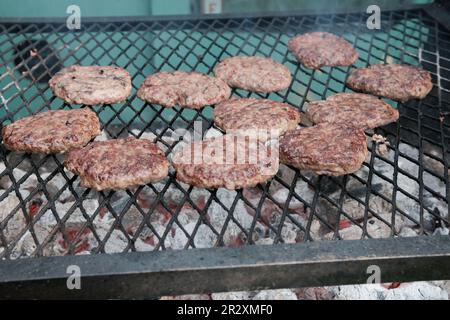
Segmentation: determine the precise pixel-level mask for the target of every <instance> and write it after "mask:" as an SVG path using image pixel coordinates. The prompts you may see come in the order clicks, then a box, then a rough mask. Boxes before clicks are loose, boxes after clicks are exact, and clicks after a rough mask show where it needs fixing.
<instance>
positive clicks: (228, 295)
mask: <svg viewBox="0 0 450 320" xmlns="http://www.w3.org/2000/svg"><path fill="white" fill-rule="evenodd" d="M251 294H252V292H250V291H230V292H218V293H212V294H211V298H212V300H251Z"/></svg>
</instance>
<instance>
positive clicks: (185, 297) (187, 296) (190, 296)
mask: <svg viewBox="0 0 450 320" xmlns="http://www.w3.org/2000/svg"><path fill="white" fill-rule="evenodd" d="M159 300H211V296H210V295H208V294H184V295H181V296H163V297H160V298H159Z"/></svg>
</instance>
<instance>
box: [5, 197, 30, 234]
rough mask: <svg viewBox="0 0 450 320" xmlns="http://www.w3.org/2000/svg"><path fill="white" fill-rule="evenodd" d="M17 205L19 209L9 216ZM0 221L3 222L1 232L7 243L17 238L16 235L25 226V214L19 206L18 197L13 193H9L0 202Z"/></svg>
mask: <svg viewBox="0 0 450 320" xmlns="http://www.w3.org/2000/svg"><path fill="white" fill-rule="evenodd" d="M17 207H18V208H19V209H18V210H17V211H16V212H15V213H14V215H12V216H10V215H11V212H12V211H13V210H14V209H15V208H17ZM0 223H2V224H5V227H4V228H2V232H3V235H4V236H5V238H6V241H7V242H8V243H9V242H11V241H15V240H17V237H18V235H19V234H20V233H21V231H22V230H24V229H25V228H26V226H27V222H26V219H25V216H24V214H23V212H22V210H21V208H20V201H19V198H17V197H16V196H15V195H13V194H9V195H8V196H7V197H6V198H5V199H3V200H2V201H1V202H0Z"/></svg>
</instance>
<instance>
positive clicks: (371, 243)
mask: <svg viewBox="0 0 450 320" xmlns="http://www.w3.org/2000/svg"><path fill="white" fill-rule="evenodd" d="M422 8H424V9H425V10H426V12H429V10H430V11H433V10H434V12H435V13H436V10H435V9H436V6H434V5H432V6H426V7H422ZM432 8H434V9H432ZM438 11H439V10H438ZM430 15H431V16H434V14H431V13H430ZM184 18H185V17H179V19H180V21H183V20H185V19H184ZM229 18H233V17H226V18H224V19H229ZM166 19H167V20H166ZM173 19H175V20H177V19H178V18H174V17H168V18H165V19H162V21H167V22H168V23H170V21H171V20H172V21H173ZM208 19H209V17H208V18H207V19H206V20H205V21H207V20H208ZM214 19H215V20H221V19H220V18H219V19H217V18H216V17H214ZM186 20H187V19H186ZM104 22H105V23H106V22H108V21H104ZM0 23H2V21H0ZM5 23H6V24H9V23H12V24H15V23H20V22H19V21H7V20H5ZM24 23H28V22H24ZM442 139H443V141H444V142H445V141H446V140H445V138H442ZM442 147H443V148H444V154H446V151H445V148H446V147H445V145H443V146H442ZM447 152H448V151H447ZM446 162H447V160H446V159H445V157H444V163H445V165H446V167H445V168H446V169H448V164H447V163H446ZM447 185H448V181H447ZM447 199H448V191H447ZM72 264H77V265H80V266H81V267H82V270H83V274H82V288H83V290H68V289H67V286H66V280H67V277H68V273H67V266H69V265H72ZM370 265H377V266H379V267H380V269H381V270H382V274H381V276H382V281H383V282H389V281H413V280H438V279H448V278H450V268H449V267H448V266H450V237H449V236H432V237H431V236H429V237H428V236H420V237H413V238H389V239H367V240H357V241H352V240H346V241H337V242H335V241H319V242H307V243H305V244H277V245H273V246H243V247H240V248H210V249H191V250H174V251H172V250H164V251H157V252H130V253H122V254H98V255H89V256H64V257H38V258H25V259H18V260H6V261H0V297H5V298H15V297H25V298H29V297H42V298H58V297H69V298H70V297H74V298H76V297H84V298H86V297H105V298H117V297H121V298H127V297H128V298H130V297H147V298H148V297H157V296H161V295H166V294H183V293H200V292H220V291H234V290H250V289H263V288H282V287H292V288H293V287H305V286H326V285H338V284H352V283H365V282H366V280H367V278H368V275H369V274H368V269H367V268H368V267H369V266H370Z"/></svg>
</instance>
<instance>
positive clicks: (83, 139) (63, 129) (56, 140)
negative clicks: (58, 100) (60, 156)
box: [2, 108, 100, 153]
mask: <svg viewBox="0 0 450 320" xmlns="http://www.w3.org/2000/svg"><path fill="white" fill-rule="evenodd" d="M99 134H100V122H99V120H98V118H97V115H96V114H95V113H94V112H93V111H91V110H90V109H88V108H83V109H74V110H50V111H46V112H41V113H38V114H36V115H33V116H29V117H25V118H22V119H20V120H17V121H16V122H14V123H12V124H9V125H7V126H5V127H4V128H3V130H2V136H3V144H4V145H5V147H6V148H8V149H10V150H17V151H25V152H36V153H57V152H65V151H68V150H70V149H73V148H80V147H82V146H84V145H86V143H88V142H89V140H91V139H92V138H93V137H95V136H96V135H99Z"/></svg>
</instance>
